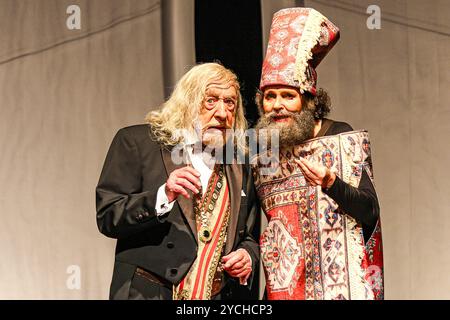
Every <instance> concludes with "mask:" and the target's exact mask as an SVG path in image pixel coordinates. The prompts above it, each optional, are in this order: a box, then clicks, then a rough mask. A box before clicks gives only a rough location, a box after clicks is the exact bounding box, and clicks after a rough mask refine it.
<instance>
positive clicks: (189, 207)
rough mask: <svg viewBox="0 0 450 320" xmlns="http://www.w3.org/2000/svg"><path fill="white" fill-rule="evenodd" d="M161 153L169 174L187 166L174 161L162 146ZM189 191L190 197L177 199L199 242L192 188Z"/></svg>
mask: <svg viewBox="0 0 450 320" xmlns="http://www.w3.org/2000/svg"><path fill="white" fill-rule="evenodd" d="M161 153H162V158H163V162H164V166H165V167H166V172H167V176H169V175H170V173H171V172H172V171H174V170H176V169H179V168H182V167H184V166H185V164H183V163H182V164H179V165H177V164H175V163H173V161H172V157H171V154H170V151H169V150H167V149H164V148H161ZM188 193H189V195H190V198H189V199H186V198H185V197H183V196H179V197H178V198H177V200H176V201H177V202H178V204H179V206H180V208H181V212H182V213H183V214H184V216H185V218H186V220H187V222H188V224H189V227H190V229H191V232H192V233H193V234H194V237H195V240H196V241H197V242H198V236H197V226H196V222H195V214H194V204H193V202H192V192H191V191H190V190H188Z"/></svg>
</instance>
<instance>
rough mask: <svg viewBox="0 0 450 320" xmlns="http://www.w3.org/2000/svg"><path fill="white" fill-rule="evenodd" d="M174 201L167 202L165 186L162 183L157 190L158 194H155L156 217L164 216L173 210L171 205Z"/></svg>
mask: <svg viewBox="0 0 450 320" xmlns="http://www.w3.org/2000/svg"><path fill="white" fill-rule="evenodd" d="M174 202H175V201H172V202H169V199H168V198H167V195H166V184H165V183H164V184H163V185H162V186H161V187H159V189H158V193H157V194H156V206H155V210H156V215H157V216H158V217H160V216H162V215H165V214H166V213H168V212H169V211H170V210H172V208H173V204H174Z"/></svg>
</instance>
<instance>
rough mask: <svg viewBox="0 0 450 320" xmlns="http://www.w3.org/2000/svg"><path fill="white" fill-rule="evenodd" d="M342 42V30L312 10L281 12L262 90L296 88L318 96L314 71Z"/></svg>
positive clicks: (276, 17) (275, 21) (264, 69)
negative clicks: (338, 43) (283, 87)
mask: <svg viewBox="0 0 450 320" xmlns="http://www.w3.org/2000/svg"><path fill="white" fill-rule="evenodd" d="M338 40H339V29H338V28H337V27H336V26H335V25H334V24H333V23H332V22H331V21H329V20H328V19H327V18H326V17H324V16H323V15H322V14H321V13H320V12H318V11H316V10H314V9H311V8H289V9H283V10H280V11H278V12H277V13H275V14H274V16H273V19H272V26H271V28H270V37H269V44H268V46H267V52H266V57H265V59H264V63H263V67H262V75H261V83H260V86H259V88H260V89H261V91H263V90H264V88H265V87H267V86H271V85H286V86H291V87H296V88H299V89H300V92H301V93H303V92H305V91H308V92H310V93H312V94H313V95H316V83H317V73H316V70H315V68H316V67H317V66H318V65H319V63H320V62H321V61H322V59H323V58H324V57H325V56H326V55H327V53H328V52H329V51H330V50H331V48H333V46H334V45H335V43H336V42H337V41H338Z"/></svg>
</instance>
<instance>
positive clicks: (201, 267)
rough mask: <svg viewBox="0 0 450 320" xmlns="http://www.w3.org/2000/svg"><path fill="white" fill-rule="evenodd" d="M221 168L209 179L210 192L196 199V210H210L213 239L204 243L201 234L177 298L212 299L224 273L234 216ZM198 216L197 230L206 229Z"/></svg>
mask: <svg viewBox="0 0 450 320" xmlns="http://www.w3.org/2000/svg"><path fill="white" fill-rule="evenodd" d="M219 168H220V167H219V165H216V167H215V170H214V172H213V174H212V175H211V178H210V180H209V182H208V187H207V192H206V193H205V194H204V195H203V196H200V199H197V201H195V202H194V203H195V204H194V206H197V208H196V209H199V207H203V208H209V209H210V210H209V211H210V212H209V214H208V217H207V218H208V222H209V227H210V230H211V239H210V240H209V241H207V242H204V241H202V240H201V239H200V238H201V235H199V241H198V251H197V258H196V259H195V261H194V263H193V265H192V266H191V268H190V269H189V271H188V273H187V275H186V277H185V278H184V279H183V280H182V281H181V282H180V284H179V285H178V286H176V287H175V288H174V294H173V298H174V300H181V299H185V300H209V299H211V293H212V291H213V286H214V285H216V283H215V282H216V281H219V280H220V278H221V276H222V271H221V268H220V267H219V262H220V259H221V257H222V251H223V248H224V244H225V241H226V232H227V227H228V220H229V216H230V193H229V189H228V183H227V181H226V177H225V176H224V174H223V172H221V173H220V174H221V175H222V177H223V178H222V179H220V175H219ZM196 211H197V210H196ZM196 219H197V230H198V231H200V230H201V229H202V223H201V221H200V217H199V216H198V215H196ZM218 285H220V283H219V284H218Z"/></svg>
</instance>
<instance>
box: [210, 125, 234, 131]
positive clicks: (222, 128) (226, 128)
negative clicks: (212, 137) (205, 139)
mask: <svg viewBox="0 0 450 320" xmlns="http://www.w3.org/2000/svg"><path fill="white" fill-rule="evenodd" d="M209 129H219V130H228V129H232V128H231V126H229V125H221V124H216V125H208V126H206V128H205V129H204V130H205V131H206V130H209Z"/></svg>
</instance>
